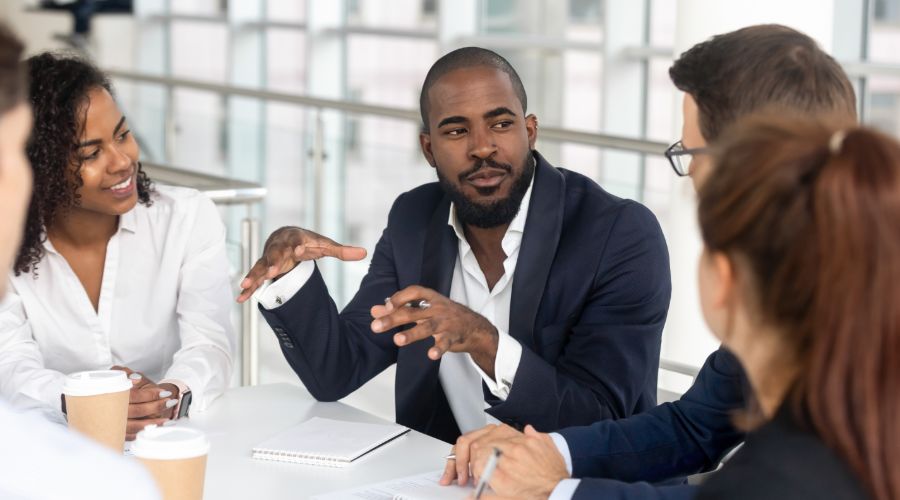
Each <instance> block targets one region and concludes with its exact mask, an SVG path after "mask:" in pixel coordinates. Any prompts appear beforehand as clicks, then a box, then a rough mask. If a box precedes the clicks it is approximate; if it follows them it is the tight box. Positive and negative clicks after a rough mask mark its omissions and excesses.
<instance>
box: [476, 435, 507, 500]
mask: <svg viewBox="0 0 900 500" xmlns="http://www.w3.org/2000/svg"><path fill="white" fill-rule="evenodd" d="M502 454H503V452H501V451H500V450H499V449H498V448H494V451H492V452H491V456H490V457H489V458H488V461H487V464H486V465H485V466H484V471H483V472H482V473H481V479H479V480H478V486H476V487H475V500H478V499H479V498H481V494H482V493H484V489H485V488H486V487H487V485H488V482H489V481H490V480H491V476H493V475H494V470H495V469H496V468H497V462H499V461H500V455H502Z"/></svg>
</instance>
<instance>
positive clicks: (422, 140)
mask: <svg viewBox="0 0 900 500" xmlns="http://www.w3.org/2000/svg"><path fill="white" fill-rule="evenodd" d="M419 146H420V147H421V148H422V154H423V155H425V161H427V162H428V164H429V165H431V168H435V167H434V166H435V162H434V153H433V152H432V151H431V134H428V133H425V132H422V133H420V134H419Z"/></svg>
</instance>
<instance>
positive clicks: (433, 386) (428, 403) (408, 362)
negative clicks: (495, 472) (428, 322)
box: [396, 196, 459, 441]
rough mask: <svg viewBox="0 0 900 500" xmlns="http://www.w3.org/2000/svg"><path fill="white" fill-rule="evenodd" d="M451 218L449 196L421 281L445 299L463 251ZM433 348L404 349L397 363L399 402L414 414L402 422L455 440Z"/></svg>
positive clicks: (432, 225)
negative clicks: (432, 355)
mask: <svg viewBox="0 0 900 500" xmlns="http://www.w3.org/2000/svg"><path fill="white" fill-rule="evenodd" d="M449 215H450V200H449V198H447V197H446V196H445V197H444V199H443V200H441V203H440V204H438V207H437V208H436V209H435V211H434V214H433V215H432V217H431V220H430V222H429V223H428V227H427V228H426V234H425V245H424V246H423V249H422V252H423V253H422V274H421V279H420V281H419V284H420V285H422V286H425V287H428V288H431V289H433V290H435V291H437V292H439V293H440V294H441V295H444V296H445V297H449V296H450V285H451V284H452V282H453V268H454V266H455V264H456V255H457V252H458V248H459V244H458V242H457V240H456V234H455V233H454V232H453V228H451V227H450V226H449V225H448V224H447V220H448V217H449ZM433 345H434V341H433V340H431V339H426V340H422V341H419V342H414V343H413V344H410V345H408V346H405V347H402V348H401V350H400V354H399V356H400V357H401V358H402V359H403V362H402V363H398V364H397V386H396V393H397V400H398V401H397V403H398V405H399V404H404V405H405V406H406V407H408V408H409V410H410V412H411V415H410V417H411V420H410V421H409V422H402V423H404V424H406V425H411V426H412V427H414V428H416V429H418V430H422V431H426V432H428V433H429V434H432V435H434V436H438V437H440V438H442V439H447V440H450V441H453V440H455V439H456V436H458V435H459V429H458V428H457V426H456V421H455V420H454V419H453V413H452V411H451V410H450V405H449V403H448V402H447V397H446V395H445V394H444V391H443V390H442V388H441V384H440V381H439V379H438V372H439V370H440V366H441V365H440V360H438V361H432V360H431V359H429V358H428V349H430V348H431V346H433ZM398 415H399V413H398ZM413 415H414V416H413Z"/></svg>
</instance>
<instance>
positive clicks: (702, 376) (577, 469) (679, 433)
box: [441, 25, 857, 500]
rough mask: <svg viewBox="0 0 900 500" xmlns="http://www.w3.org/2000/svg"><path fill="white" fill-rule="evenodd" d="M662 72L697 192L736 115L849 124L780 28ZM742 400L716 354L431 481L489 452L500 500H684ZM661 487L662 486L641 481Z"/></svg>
mask: <svg viewBox="0 0 900 500" xmlns="http://www.w3.org/2000/svg"><path fill="white" fill-rule="evenodd" d="M669 75H670V77H671V78H672V81H673V83H674V84H675V86H676V87H678V89H679V90H682V91H684V92H685V94H684V103H683V106H684V110H683V111H684V117H683V119H684V123H683V129H682V136H681V140H679V141H678V142H676V143H675V144H673V145H672V146H670V147H669V148H668V149H667V150H666V152H665V156H666V158H668V160H669V162H670V163H671V165H672V168H673V169H674V170H675V173H676V174H678V175H679V176H690V178H691V181H692V182H693V183H694V187H695V188H698V189H699V187H700V186H702V185H703V182H704V180H705V179H706V177H707V176H708V175H709V158H708V156H707V154H706V153H707V152H708V145H709V144H711V143H714V142H715V140H716V139H717V138H718V137H719V135H720V134H721V132H722V131H723V130H724V129H725V128H727V127H728V126H729V125H731V124H732V123H733V122H735V121H737V120H738V119H739V118H741V117H744V116H746V115H749V114H752V113H755V112H760V111H764V110H766V109H778V110H780V111H782V112H791V113H797V114H805V115H813V116H817V117H821V118H823V119H827V120H831V121H835V122H837V123H844V122H847V123H855V122H856V120H857V118H856V97H855V95H854V93H853V87H852V86H851V84H850V81H849V80H848V78H847V76H846V74H845V73H844V71H843V70H842V69H841V67H840V66H839V65H838V64H837V63H836V62H835V61H834V59H832V58H831V56H829V55H828V54H826V53H825V52H823V51H822V50H821V49H820V48H819V47H818V45H817V44H816V42H815V41H814V40H812V39H811V38H809V37H808V36H806V35H804V34H802V33H799V32H797V31H795V30H793V29H790V28H787V27H784V26H779V25H759V26H751V27H748V28H744V29H741V30H737V31H734V32H731V33H726V34H724V35H719V36H716V37H713V38H712V39H710V40H708V41H706V42H703V43H700V44H698V45H695V46H694V47H693V48H691V49H690V50H688V51H687V52H685V53H684V54H682V55H681V57H680V58H679V59H678V60H677V61H675V63H674V65H673V66H672V67H671V68H670V70H669ZM750 394H751V392H750V389H749V387H748V386H747V380H746V377H745V375H744V373H743V370H742V368H741V366H740V364H739V363H738V361H737V359H736V358H735V357H734V356H733V355H732V354H731V353H729V352H728V351H726V350H724V349H721V348H720V349H719V350H718V351H716V352H714V353H712V354H711V355H710V356H709V358H707V360H706V362H705V363H704V365H703V367H702V368H701V370H700V373H699V374H698V376H697V379H696V381H695V382H694V385H693V386H692V387H691V388H690V389H688V391H687V392H686V393H685V394H684V395H683V396H682V397H681V399H679V400H678V401H675V402H674V403H666V404H663V405H660V406H657V407H656V408H653V409H651V410H648V411H646V412H644V413H642V414H640V415H636V416H633V417H629V418H625V419H620V420H615V421H602V422H596V423H594V424H592V425H590V426H585V427H570V428H567V429H563V430H561V431H559V432H557V433H553V434H543V433H539V432H536V431H535V430H534V429H532V428H530V427H526V430H525V433H524V434H523V433H520V432H518V431H516V430H514V429H512V428H510V427H507V426H500V427H491V426H488V427H485V428H483V429H480V430H477V431H474V432H472V433H469V434H466V435H464V436H462V437H461V438H460V439H459V440H458V441H457V444H456V446H455V453H456V459H455V460H454V461H451V462H449V463H448V464H447V467H446V470H445V473H444V477H443V478H442V480H441V481H442V484H449V483H450V482H451V481H452V479H454V478H456V477H459V479H460V481H461V482H464V481H465V480H466V475H467V473H466V470H467V469H468V468H469V467H470V466H471V469H472V470H473V471H480V470H482V467H483V464H484V462H485V460H486V454H487V452H488V451H489V450H491V449H492V448H494V447H497V448H500V449H501V450H502V451H503V454H504V456H508V455H509V456H514V457H515V459H514V460H505V461H504V460H501V461H500V462H499V466H498V468H497V469H496V471H495V473H494V475H493V480H492V481H491V483H490V485H491V487H492V488H493V490H494V491H496V492H498V494H500V495H502V497H503V498H547V497H549V498H550V499H551V500H557V499H568V498H574V499H582V498H616V499H685V500H686V499H689V498H693V496H694V493H695V489H694V488H695V487H694V486H691V485H687V484H674V485H673V484H671V480H672V479H673V478H674V479H677V478H679V477H683V476H686V475H690V474H696V473H699V472H705V471H709V470H712V469H715V468H716V466H717V465H718V464H719V463H720V461H721V460H722V459H723V457H724V456H725V455H726V454H727V453H728V451H729V450H730V449H732V448H734V447H735V446H736V445H737V444H738V443H739V442H740V441H741V439H742V437H743V434H742V433H741V432H740V431H738V430H737V429H736V428H735V427H734V425H733V423H732V418H733V417H734V413H735V411H738V410H742V409H746V408H747V407H748V403H749V401H748V399H749V395H750ZM572 478H580V479H572ZM666 480H669V481H670V485H667V486H662V485H659V484H656V485H654V484H651V483H659V482H661V481H666ZM483 498H488V497H483ZM493 498H495V499H496V498H498V497H493Z"/></svg>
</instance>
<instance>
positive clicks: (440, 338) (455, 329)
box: [371, 286, 499, 378]
mask: <svg viewBox="0 0 900 500" xmlns="http://www.w3.org/2000/svg"><path fill="white" fill-rule="evenodd" d="M420 300H424V301H425V302H426V303H427V304H429V305H428V307H409V306H407V305H406V304H409V303H410V302H414V301H420ZM371 313H372V317H373V318H375V320H374V321H372V331H373V332H375V333H382V332H386V331H389V330H391V329H392V328H396V327H398V326H403V325H408V324H412V323H415V324H416V326H414V327H413V328H410V329H409V330H405V331H402V332H399V333H397V334H395V335H394V343H395V344H397V345H398V346H405V345H408V344H411V343H413V342H418V341H419V340H422V339H425V338H428V337H434V347H432V348H431V349H429V350H428V357H429V358H431V359H434V360H437V359H439V358H440V357H441V356H443V354H444V353H445V352H467V353H469V354H470V355H471V356H472V359H473V360H474V361H475V362H476V363H477V364H478V366H479V367H481V369H482V370H484V372H485V373H486V374H488V375H489V376H490V377H492V378H493V376H494V359H495V358H496V357H497V343H498V338H499V335H498V332H497V328H495V327H494V325H492V324H491V322H490V321H488V320H487V318H485V317H484V316H482V315H480V314H478V313H476V312H474V311H472V310H471V309H469V308H468V307H466V306H464V305H462V304H459V303H456V302H453V301H452V300H450V299H448V298H447V297H444V296H443V295H441V294H439V293H438V292H436V291H434V290H431V289H428V288H425V287H421V286H410V287H407V288H404V289H403V290H400V291H399V292H397V293H395V294H394V295H393V296H391V297H390V299H389V300H388V301H387V302H386V303H385V305H377V306H374V307H372V310H371Z"/></svg>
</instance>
